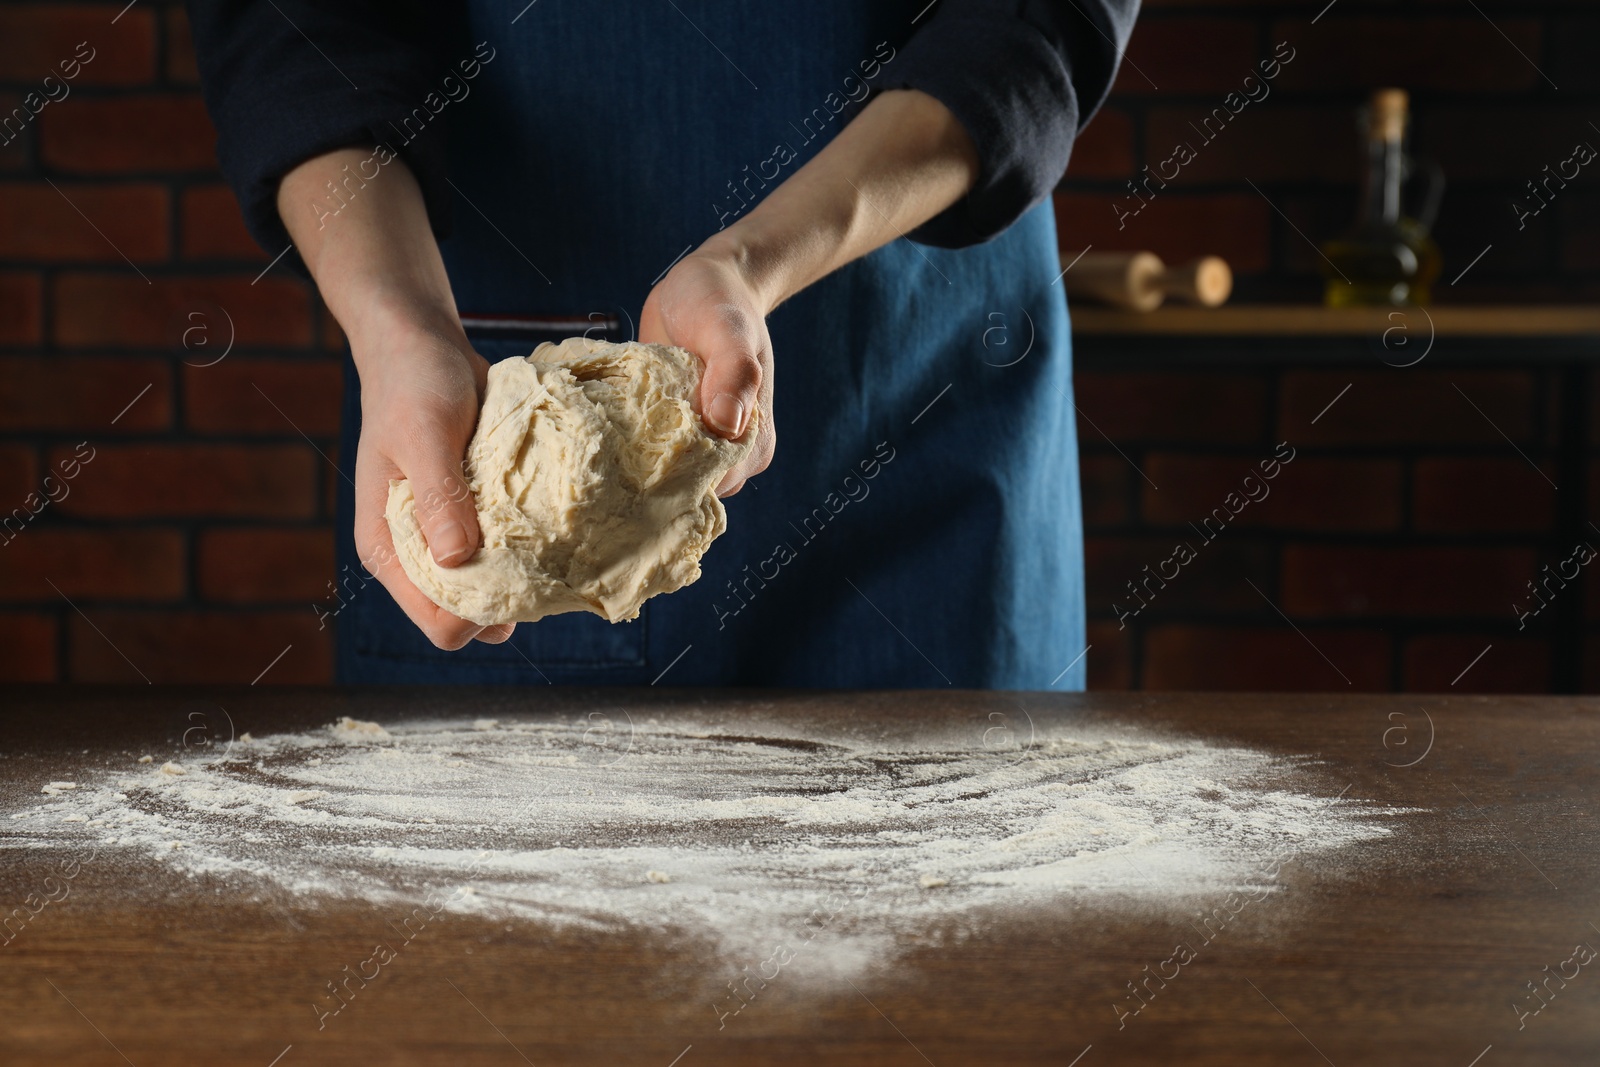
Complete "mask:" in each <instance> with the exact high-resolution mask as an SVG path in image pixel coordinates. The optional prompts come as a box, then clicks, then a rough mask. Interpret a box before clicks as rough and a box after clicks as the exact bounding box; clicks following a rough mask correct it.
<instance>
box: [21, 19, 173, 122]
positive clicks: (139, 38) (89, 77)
mask: <svg viewBox="0 0 1600 1067" xmlns="http://www.w3.org/2000/svg"><path fill="white" fill-rule="evenodd" d="M118 10H119V5H107V4H55V3H33V4H8V5H6V6H5V7H0V81H8V82H27V83H34V82H41V83H42V81H43V79H44V77H45V75H53V76H54V77H55V79H56V81H58V82H64V83H65V84H66V85H67V86H69V87H70V88H69V95H68V96H67V97H65V98H63V100H62V102H65V100H70V99H71V96H70V89H76V88H77V87H78V86H80V85H142V84H145V83H147V82H149V81H150V80H151V79H152V78H153V77H154V76H155V70H156V34H155V16H154V15H153V13H152V12H151V11H150V10H149V9H140V8H133V9H131V10H128V11H124V12H123V13H122V16H121V17H120V18H117V11H118ZM113 18H116V19H117V21H116V22H115V23H113V22H112V21H111V20H112V19H113ZM81 43H87V44H88V45H89V48H92V49H93V51H92V52H91V51H89V49H83V50H82V53H81V54H82V55H87V56H92V57H93V58H91V59H90V60H89V61H88V62H87V63H85V62H83V61H82V60H76V61H75V62H73V61H74V57H76V56H77V55H79V54H80V50H79V47H78V46H79V45H80V44H81ZM63 62H66V63H67V64H68V65H67V66H66V67H63V66H62V63H63ZM74 66H75V67H76V71H74V70H73V68H74ZM68 73H73V74H75V76H74V77H72V78H70V79H68V78H66V75H67V74H68ZM41 92H42V90H41ZM56 92H57V93H58V95H59V90H56ZM49 106H54V105H49ZM47 110H48V107H47Z"/></svg>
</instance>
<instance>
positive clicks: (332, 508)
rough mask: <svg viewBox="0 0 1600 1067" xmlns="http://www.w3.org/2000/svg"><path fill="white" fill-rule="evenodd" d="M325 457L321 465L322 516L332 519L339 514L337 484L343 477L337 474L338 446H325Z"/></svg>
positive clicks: (323, 450)
mask: <svg viewBox="0 0 1600 1067" xmlns="http://www.w3.org/2000/svg"><path fill="white" fill-rule="evenodd" d="M322 452H323V455H325V456H327V457H328V458H327V460H326V462H324V463H323V465H322V514H321V517H322V518H324V519H334V518H337V517H338V514H339V483H340V482H341V481H343V479H344V476H343V475H341V474H340V473H339V446H338V445H337V444H330V445H326V446H324V447H323V449H322Z"/></svg>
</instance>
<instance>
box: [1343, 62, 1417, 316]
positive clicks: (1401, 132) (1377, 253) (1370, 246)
mask: <svg viewBox="0 0 1600 1067" xmlns="http://www.w3.org/2000/svg"><path fill="white" fill-rule="evenodd" d="M1406 108H1407V98H1406V92H1405V90H1404V89H1379V90H1378V91H1377V92H1375V93H1373V94H1372V105H1371V108H1370V113H1369V116H1368V122H1367V136H1366V151H1367V165H1366V172H1365V174H1364V175H1363V177H1362V185H1361V206H1360V209H1359V211H1358V212H1357V215H1356V221H1355V225H1354V226H1353V227H1352V228H1351V229H1350V231H1349V233H1347V234H1346V235H1345V236H1344V237H1341V238H1338V239H1337V240H1333V241H1328V242H1327V243H1326V244H1324V245H1323V246H1322V254H1323V255H1324V256H1326V257H1327V259H1328V263H1329V264H1330V266H1327V267H1324V269H1323V274H1324V275H1325V277H1326V278H1327V288H1326V289H1325V291H1324V297H1323V299H1324V302H1325V303H1326V304H1327V305H1328V306H1329V307H1353V306H1357V305H1374V304H1375V305H1404V304H1418V305H1421V304H1427V303H1428V300H1429V295H1430V293H1429V290H1430V287H1431V286H1432V284H1433V280H1434V279H1435V278H1437V277H1438V276H1439V267H1440V260H1439V248H1438V246H1437V245H1435V244H1434V243H1433V239H1432V238H1431V237H1429V236H1428V231H1427V228H1426V227H1425V226H1424V225H1423V224H1422V223H1420V222H1418V221H1417V220H1416V219H1413V218H1409V217H1407V216H1406V215H1405V214H1404V213H1403V212H1402V210H1401V206H1400V188H1401V182H1402V179H1403V177H1404V170H1405V155H1404V153H1403V145H1404V141H1405V129H1406Z"/></svg>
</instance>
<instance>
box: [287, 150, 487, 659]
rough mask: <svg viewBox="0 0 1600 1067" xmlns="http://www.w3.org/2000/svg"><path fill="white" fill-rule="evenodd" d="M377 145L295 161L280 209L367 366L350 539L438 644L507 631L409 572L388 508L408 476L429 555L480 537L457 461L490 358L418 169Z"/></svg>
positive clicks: (462, 551) (447, 562)
mask: <svg viewBox="0 0 1600 1067" xmlns="http://www.w3.org/2000/svg"><path fill="white" fill-rule="evenodd" d="M378 158H379V154H378V153H377V152H376V151H375V150H372V149H365V148H340V149H335V150H334V151H332V152H328V153H326V154H324V155H320V156H316V157H313V158H311V159H308V160H306V161H305V162H304V163H301V164H300V165H299V166H297V167H295V168H294V169H293V170H291V171H290V172H289V173H288V174H286V175H284V177H283V181H282V183H281V184H280V185H279V186H278V214H279V215H280V216H281V217H282V219H283V224H284V226H285V227H286V228H287V229H288V230H289V234H290V236H291V237H292V238H293V239H294V244H295V248H296V249H298V250H299V252H300V257H301V258H302V259H303V260H304V261H305V264H306V267H307V268H308V269H309V270H310V271H311V276H312V277H313V278H315V279H316V281H317V288H318V290H320V291H321V293H322V299H323V301H324V302H326V304H327V305H328V309H329V310H330V311H332V312H333V315H334V318H336V319H337V320H338V321H339V325H340V326H341V327H342V328H343V329H344V332H345V335H346V336H347V337H349V338H350V352H351V355H352V356H353V357H354V358H355V364H356V371H357V373H358V374H359V375H360V376H361V441H360V444H359V445H357V447H356V516H355V536H356V551H357V552H359V553H360V555H361V563H362V565H363V566H364V567H366V569H367V571H368V572H370V573H371V574H373V575H374V576H375V577H377V579H378V581H380V582H382V583H383V587H384V588H385V589H387V590H389V593H390V595H392V596H393V597H394V599H395V603H397V604H399V605H400V608H401V610H402V611H404V612H405V613H406V615H408V616H409V617H410V618H411V621H412V622H414V623H416V624H417V627H418V629H420V630H421V631H422V632H423V633H424V634H426V635H427V637H428V640H430V641H432V642H433V643H434V644H435V645H438V646H439V647H440V648H443V649H448V650H452V651H453V650H455V649H458V648H460V647H462V646H463V645H465V644H466V643H467V642H468V641H471V640H473V639H474V638H476V639H477V640H479V641H485V642H488V643H490V644H499V643H500V642H501V641H504V640H505V639H506V638H508V637H510V636H511V631H512V628H513V626H512V625H504V626H489V627H483V626H479V625H478V624H477V623H474V622H470V621H468V620H466V619H463V618H461V617H459V616H457V615H452V614H451V613H450V612H448V611H445V610H444V609H443V608H441V607H439V606H438V605H437V604H435V603H434V602H433V601H431V600H429V599H428V598H427V596H425V595H424V594H423V592H422V591H421V590H420V589H418V588H417V587H416V586H415V585H413V584H412V582H411V579H410V578H408V577H406V572H405V569H404V568H403V567H402V566H401V565H400V560H399V558H398V557H397V556H396V555H395V551H394V540H393V538H391V537H390V536H389V522H388V520H387V519H386V518H385V517H384V509H385V506H386V505H387V504H388V501H389V480H390V479H391V478H409V479H411V488H412V491H413V492H414V493H415V494H416V498H417V520H418V523H419V524H420V525H421V527H422V536H423V539H424V540H425V541H427V544H428V548H429V550H430V551H431V552H432V553H433V558H434V559H435V560H437V561H438V562H439V563H440V564H441V565H442V566H445V567H455V566H459V565H461V564H462V563H465V562H466V561H467V560H469V559H471V558H472V554H473V553H474V552H476V551H477V550H478V543H479V533H478V513H477V507H476V505H475V504H474V502H473V499H472V491H471V490H470V489H469V488H468V487H467V481H466V478H465V477H463V474H462V469H461V461H462V459H463V457H465V456H466V454H467V443H468V442H469V441H471V440H472V431H473V427H474V425H475V424H476V422H477V420H478V409H479V406H480V404H481V402H482V400H483V387H484V381H485V379H486V377H487V375H488V370H489V365H488V364H487V363H486V362H484V359H483V357H482V356H480V355H478V354H477V353H476V352H474V351H473V350H472V346H471V345H470V344H469V343H468V342H467V335H466V333H465V332H464V331H463V330H462V329H461V320H460V318H459V317H458V316H457V314H456V302H455V297H454V296H453V295H452V294H451V292H450V278H449V276H448V275H447V274H446V273H445V269H444V261H443V260H442V259H441V258H440V256H439V246H438V243H437V242H436V241H435V240H434V237H433V232H432V230H431V229H430V227H429V225H428V213H427V210H426V208H425V207H424V205H423V202H422V191H421V189H419V188H418V186H417V182H416V179H415V178H414V177H413V176H412V174H411V171H410V170H409V169H407V167H406V164H405V162H404V161H403V160H399V159H394V158H392V157H391V158H389V159H388V161H387V162H385V163H383V164H382V165H381V166H378V167H376V169H375V164H374V160H376V159H378ZM355 175H359V176H360V177H359V178H356V177H354V176H355ZM331 190H341V192H339V193H338V195H337V197H335V195H334V194H333V193H331V192H330V191H331ZM335 205H336V206H337V210H334V206H335Z"/></svg>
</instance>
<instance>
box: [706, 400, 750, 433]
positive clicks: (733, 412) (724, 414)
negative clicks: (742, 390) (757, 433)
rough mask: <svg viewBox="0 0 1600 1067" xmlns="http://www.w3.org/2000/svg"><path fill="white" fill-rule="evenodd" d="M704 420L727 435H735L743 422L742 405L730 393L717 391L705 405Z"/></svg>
mask: <svg viewBox="0 0 1600 1067" xmlns="http://www.w3.org/2000/svg"><path fill="white" fill-rule="evenodd" d="M706 420H707V421H708V422H710V423H711V425H713V426H715V427H716V428H717V429H719V430H721V431H722V432H723V433H725V434H727V435H728V436H729V437H737V436H739V428H740V425H741V424H742V423H743V422H744V405H743V404H742V403H740V402H739V398H738V397H736V396H734V395H733V394H731V393H718V394H717V395H716V396H714V397H712V398H711V403H710V404H709V405H708V406H707V407H706Z"/></svg>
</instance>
